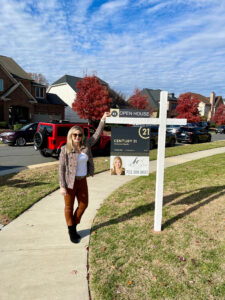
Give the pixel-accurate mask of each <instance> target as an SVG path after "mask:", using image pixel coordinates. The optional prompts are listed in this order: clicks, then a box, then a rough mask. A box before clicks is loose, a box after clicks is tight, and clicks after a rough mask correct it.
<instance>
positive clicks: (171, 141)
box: [133, 125, 176, 150]
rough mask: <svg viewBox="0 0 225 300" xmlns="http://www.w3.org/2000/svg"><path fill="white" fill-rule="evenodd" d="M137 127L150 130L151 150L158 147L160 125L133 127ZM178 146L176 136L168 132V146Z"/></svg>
mask: <svg viewBox="0 0 225 300" xmlns="http://www.w3.org/2000/svg"><path fill="white" fill-rule="evenodd" d="M133 126H135V127H140V126H141V127H145V128H149V129H150V130H149V133H150V141H149V150H152V149H154V148H155V147H157V145H158V130H159V126H158V125H150V126H149V125H133ZM175 144H176V135H175V134H174V133H172V132H168V131H166V146H169V147H173V146H175Z"/></svg>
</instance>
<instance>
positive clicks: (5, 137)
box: [0, 123, 38, 146]
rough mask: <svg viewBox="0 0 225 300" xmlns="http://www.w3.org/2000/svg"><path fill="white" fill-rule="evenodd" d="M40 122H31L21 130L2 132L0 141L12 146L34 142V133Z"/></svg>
mask: <svg viewBox="0 0 225 300" xmlns="http://www.w3.org/2000/svg"><path fill="white" fill-rule="evenodd" d="M37 126H38V123H30V124H27V125H25V126H23V127H22V128H20V129H19V130H12V131H7V132H3V133H1V134H0V141H1V142H3V143H4V144H8V145H10V146H12V145H15V144H16V145H17V146H25V145H26V143H28V142H33V140H34V134H35V132H36V131H37Z"/></svg>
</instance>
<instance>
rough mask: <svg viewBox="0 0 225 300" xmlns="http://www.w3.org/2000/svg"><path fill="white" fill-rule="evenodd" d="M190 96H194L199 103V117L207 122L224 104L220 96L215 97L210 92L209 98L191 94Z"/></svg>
mask: <svg viewBox="0 0 225 300" xmlns="http://www.w3.org/2000/svg"><path fill="white" fill-rule="evenodd" d="M190 94H191V95H193V96H196V97H197V98H198V100H199V101H200V103H199V106H198V109H199V112H200V115H201V116H202V117H205V119H206V120H207V121H211V120H212V117H213V115H214V114H215V111H216V109H217V108H218V107H219V106H220V105H222V104H224V102H223V99H222V96H216V94H215V93H214V92H211V94H210V96H209V97H205V96H203V95H201V94H197V93H191V92H190Z"/></svg>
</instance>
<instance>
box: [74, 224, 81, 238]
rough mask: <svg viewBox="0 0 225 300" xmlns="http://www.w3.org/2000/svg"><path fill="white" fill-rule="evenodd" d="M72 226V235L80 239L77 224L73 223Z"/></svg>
mask: <svg viewBox="0 0 225 300" xmlns="http://www.w3.org/2000/svg"><path fill="white" fill-rule="evenodd" d="M72 227H73V232H74V235H75V236H76V237H77V238H78V239H81V236H80V235H79V234H78V233H77V224H75V223H74V224H73V225H72Z"/></svg>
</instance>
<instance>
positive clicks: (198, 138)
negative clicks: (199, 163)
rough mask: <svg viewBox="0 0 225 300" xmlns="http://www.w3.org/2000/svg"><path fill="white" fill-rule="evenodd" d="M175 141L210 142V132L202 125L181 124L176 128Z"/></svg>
mask: <svg viewBox="0 0 225 300" xmlns="http://www.w3.org/2000/svg"><path fill="white" fill-rule="evenodd" d="M176 137H177V141H178V142H179V143H201V142H211V138H212V137H211V134H210V133H209V132H208V130H207V129H205V128H203V127H189V126H182V127H180V129H179V130H178V132H177V134H176Z"/></svg>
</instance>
